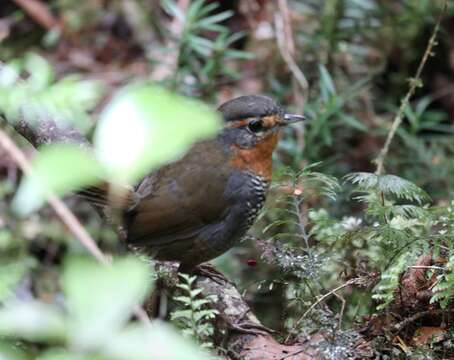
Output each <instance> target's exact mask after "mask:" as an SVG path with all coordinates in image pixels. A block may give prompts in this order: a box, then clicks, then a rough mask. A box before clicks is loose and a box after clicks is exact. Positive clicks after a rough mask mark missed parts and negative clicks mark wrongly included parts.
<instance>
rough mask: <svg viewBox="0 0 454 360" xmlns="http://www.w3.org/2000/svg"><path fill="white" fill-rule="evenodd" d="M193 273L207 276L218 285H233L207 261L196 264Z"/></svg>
mask: <svg viewBox="0 0 454 360" xmlns="http://www.w3.org/2000/svg"><path fill="white" fill-rule="evenodd" d="M193 274H196V275H199V276H203V277H206V278H209V279H211V280H213V281H214V282H215V283H216V284H219V285H225V283H228V284H231V285H235V284H234V283H233V282H231V281H230V280H229V279H227V278H226V277H225V275H224V274H223V273H221V272H220V271H218V270H217V269H216V268H215V267H214V266H213V265H211V264H209V263H204V264H200V265H197V266H196V267H195V268H194V269H193Z"/></svg>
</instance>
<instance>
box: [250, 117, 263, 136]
mask: <svg viewBox="0 0 454 360" xmlns="http://www.w3.org/2000/svg"><path fill="white" fill-rule="evenodd" d="M247 127H248V129H249V130H250V131H251V132H253V133H256V132H259V131H262V130H263V124H262V122H261V121H260V120H252V121H251V122H249V124H248V125H247Z"/></svg>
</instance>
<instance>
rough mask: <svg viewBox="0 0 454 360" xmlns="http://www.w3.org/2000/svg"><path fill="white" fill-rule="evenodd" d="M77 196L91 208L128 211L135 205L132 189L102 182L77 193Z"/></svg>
mask: <svg viewBox="0 0 454 360" xmlns="http://www.w3.org/2000/svg"><path fill="white" fill-rule="evenodd" d="M76 194H77V196H78V197H80V198H82V199H84V200H86V201H87V202H88V203H90V204H91V205H93V206H96V207H100V208H104V207H107V206H108V207H110V208H112V209H122V210H123V209H129V208H131V207H132V206H133V205H134V204H135V197H134V189H133V188H132V187H127V186H118V185H112V184H109V183H107V182H103V183H101V184H99V185H95V186H90V187H86V188H84V189H82V190H79V191H77V193H76Z"/></svg>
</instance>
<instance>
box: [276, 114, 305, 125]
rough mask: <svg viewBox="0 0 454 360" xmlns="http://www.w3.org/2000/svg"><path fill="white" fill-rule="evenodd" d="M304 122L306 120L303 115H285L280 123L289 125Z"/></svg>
mask: <svg viewBox="0 0 454 360" xmlns="http://www.w3.org/2000/svg"><path fill="white" fill-rule="evenodd" d="M304 120H306V118H305V117H304V116H303V115H296V114H285V115H284V122H283V123H282V125H289V124H293V123H296V122H300V121H304Z"/></svg>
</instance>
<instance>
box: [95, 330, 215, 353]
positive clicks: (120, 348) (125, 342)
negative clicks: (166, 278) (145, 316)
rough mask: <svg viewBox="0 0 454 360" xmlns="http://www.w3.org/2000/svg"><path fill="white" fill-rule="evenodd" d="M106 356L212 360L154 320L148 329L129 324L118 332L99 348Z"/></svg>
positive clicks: (189, 342)
mask: <svg viewBox="0 0 454 360" xmlns="http://www.w3.org/2000/svg"><path fill="white" fill-rule="evenodd" d="M102 352H103V354H105V355H106V357H107V358H108V359H112V360H123V359H135V360H154V359H156V360H158V359H159V360H176V359H178V360H208V359H211V360H213V359H214V357H213V356H210V355H209V354H207V353H205V352H203V351H202V350H201V349H200V348H199V347H198V346H196V344H195V343H193V342H192V341H190V340H189V339H185V338H183V337H182V336H181V335H180V334H179V333H178V332H177V331H176V330H175V329H173V328H171V327H170V326H168V325H165V324H162V323H160V322H157V321H154V322H153V326H152V327H151V329H148V328H145V327H144V326H130V327H128V328H126V329H124V330H123V331H122V332H121V333H118V334H117V336H116V337H114V338H112V341H111V342H110V343H109V344H108V345H107V346H106V347H105V348H104V349H103V351H102Z"/></svg>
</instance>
